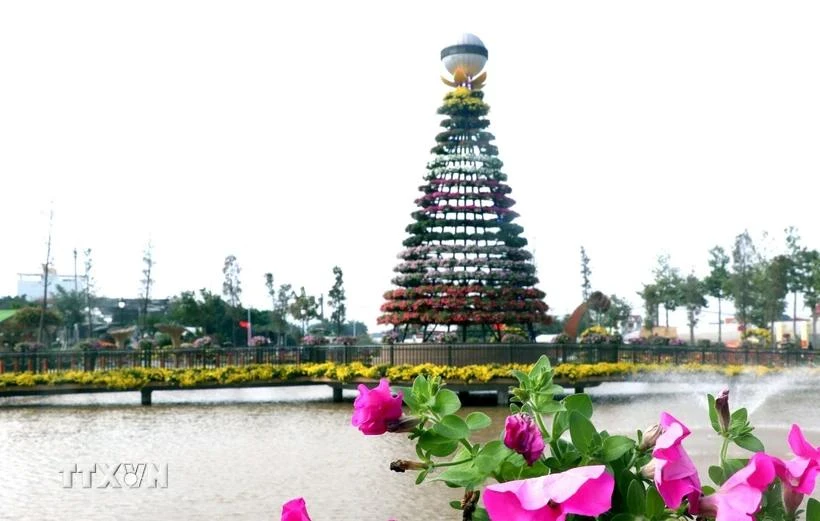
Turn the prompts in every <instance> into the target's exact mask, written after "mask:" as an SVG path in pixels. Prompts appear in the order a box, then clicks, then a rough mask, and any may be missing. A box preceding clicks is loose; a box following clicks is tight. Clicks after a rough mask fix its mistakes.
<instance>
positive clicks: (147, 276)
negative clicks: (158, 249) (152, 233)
mask: <svg viewBox="0 0 820 521" xmlns="http://www.w3.org/2000/svg"><path fill="white" fill-rule="evenodd" d="M142 263H143V268H142V280H141V281H140V282H142V292H141V293H140V298H141V299H142V303H141V304H142V307H141V310H140V315H141V317H142V327H143V328H145V327H146V325H147V323H148V322H147V319H148V303H149V302H150V301H151V286H153V284H154V282H155V280H154V276H153V270H154V253H153V246H152V245H151V242H150V241H149V242H148V246H147V247H146V248H145V251H144V252H143V254H142Z"/></svg>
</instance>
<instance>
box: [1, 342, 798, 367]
mask: <svg viewBox="0 0 820 521" xmlns="http://www.w3.org/2000/svg"><path fill="white" fill-rule="evenodd" d="M541 355H547V356H548V357H549V358H550V361H551V362H552V363H553V364H562V363H568V364H581V363H598V362H629V363H642V364H647V363H654V364H675V365H682V364H715V365H735V364H737V365H763V366H769V367H793V366H801V365H813V364H814V351H810V350H806V349H795V350H784V349H778V350H772V349H742V348H723V347H688V346H675V347H670V346H645V345H607V344H498V343H497V344H394V345H355V346H341V345H339V346H297V347H281V346H262V347H227V348H192V349H173V348H160V349H158V348H153V349H138V350H86V351H79V350H73V351H64V350H58V351H48V350H43V351H37V352H27V353H17V352H8V351H0V373H8V372H20V371H32V372H52V371H66V370H74V371H100V370H109V369H122V368H133V367H153V368H167V369H189V368H216V367H225V366H242V365H249V364H302V363H317V362H318V363H322V362H334V363H351V362H361V363H364V364H367V365H382V364H385V365H401V364H410V365H417V364H424V363H432V364H436V365H450V366H465V365H473V364H509V363H515V364H532V363H534V362H535V361H536V360H538V358H539V357H540V356H541Z"/></svg>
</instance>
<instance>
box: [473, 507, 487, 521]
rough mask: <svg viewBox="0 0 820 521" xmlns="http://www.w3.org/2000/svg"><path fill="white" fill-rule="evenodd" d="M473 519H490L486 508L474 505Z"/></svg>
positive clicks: (475, 520) (483, 520)
mask: <svg viewBox="0 0 820 521" xmlns="http://www.w3.org/2000/svg"><path fill="white" fill-rule="evenodd" d="M473 521H490V515H489V514H488V513H487V510H486V509H485V508H482V507H475V511H474V512H473Z"/></svg>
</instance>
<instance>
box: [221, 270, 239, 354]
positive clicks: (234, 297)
mask: <svg viewBox="0 0 820 521" xmlns="http://www.w3.org/2000/svg"><path fill="white" fill-rule="evenodd" d="M240 272H241V269H240V268H239V263H237V262H236V257H235V256H233V255H228V256H227V257H225V265H224V266H223V267H222V274H223V275H225V281H224V282H223V283H222V295H224V296H225V297H227V299H228V302H229V303H230V305H231V312H232V317H231V318H232V326H231V340H232V342H233V345H236V324H235V323H234V322H236V321H237V320H238V318H237V316H236V309H237V307H238V306H239V304H240V301H239V297H240V295H242V287H241V285H240V283H239V273H240Z"/></svg>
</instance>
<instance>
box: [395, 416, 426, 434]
mask: <svg viewBox="0 0 820 521" xmlns="http://www.w3.org/2000/svg"><path fill="white" fill-rule="evenodd" d="M420 422H421V420H420V419H419V418H417V417H415V416H402V417H401V418H399V419H398V420H389V421H388V422H387V432H410V431H412V430H413V429H415V428H416V426H417V425H418V424H419V423H420Z"/></svg>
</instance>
